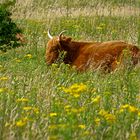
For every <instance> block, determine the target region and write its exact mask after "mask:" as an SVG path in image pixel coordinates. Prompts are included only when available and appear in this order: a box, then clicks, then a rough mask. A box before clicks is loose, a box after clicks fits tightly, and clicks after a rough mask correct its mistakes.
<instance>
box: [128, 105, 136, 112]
mask: <svg viewBox="0 0 140 140" xmlns="http://www.w3.org/2000/svg"><path fill="white" fill-rule="evenodd" d="M129 111H130V112H133V113H138V108H136V107H134V106H129Z"/></svg>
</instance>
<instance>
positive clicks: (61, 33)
mask: <svg viewBox="0 0 140 140" xmlns="http://www.w3.org/2000/svg"><path fill="white" fill-rule="evenodd" d="M64 32H66V30H63V31H62V32H60V34H59V40H61V36H62V35H63V33H64Z"/></svg>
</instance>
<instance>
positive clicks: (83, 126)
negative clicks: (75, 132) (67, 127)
mask: <svg viewBox="0 0 140 140" xmlns="http://www.w3.org/2000/svg"><path fill="white" fill-rule="evenodd" d="M78 127H79V128H81V129H85V128H86V126H85V125H84V124H79V125H78Z"/></svg>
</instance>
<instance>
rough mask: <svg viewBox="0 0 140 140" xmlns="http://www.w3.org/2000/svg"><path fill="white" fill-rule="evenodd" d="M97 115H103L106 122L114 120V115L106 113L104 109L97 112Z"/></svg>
mask: <svg viewBox="0 0 140 140" xmlns="http://www.w3.org/2000/svg"><path fill="white" fill-rule="evenodd" d="M99 115H101V116H103V117H104V118H105V119H106V121H108V122H114V121H115V120H116V117H115V115H113V114H111V113H108V112H107V111H105V110H101V111H100V112H99Z"/></svg>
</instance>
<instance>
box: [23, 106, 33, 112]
mask: <svg viewBox="0 0 140 140" xmlns="http://www.w3.org/2000/svg"><path fill="white" fill-rule="evenodd" d="M31 109H32V107H31V106H26V107H23V110H25V111H29V110H31Z"/></svg>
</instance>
